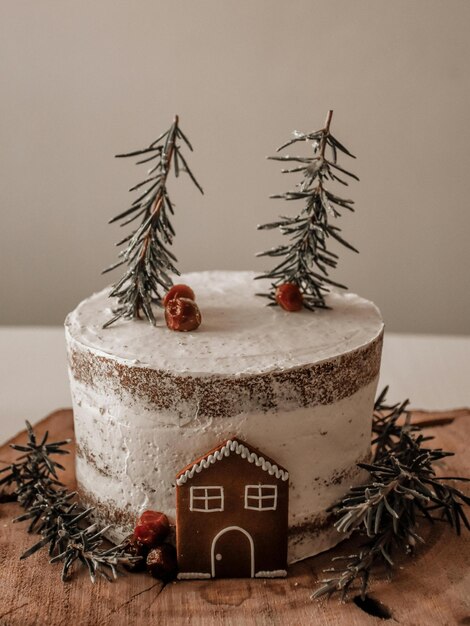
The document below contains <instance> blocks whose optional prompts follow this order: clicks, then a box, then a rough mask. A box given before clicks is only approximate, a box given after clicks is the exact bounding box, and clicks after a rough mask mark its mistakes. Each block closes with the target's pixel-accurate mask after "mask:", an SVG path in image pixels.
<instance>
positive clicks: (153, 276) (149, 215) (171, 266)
mask: <svg viewBox="0 0 470 626" xmlns="http://www.w3.org/2000/svg"><path fill="white" fill-rule="evenodd" d="M181 144H184V145H185V146H186V147H187V148H189V150H191V151H192V149H193V148H192V146H191V143H190V142H189V140H188V138H187V137H186V135H185V134H184V133H183V131H182V130H181V128H180V127H179V119H178V116H176V117H175V119H174V122H173V124H172V125H171V126H170V128H169V129H168V130H167V131H166V132H164V133H163V134H161V135H160V136H159V137H158V138H157V139H156V140H155V141H154V142H153V143H151V144H150V146H149V147H148V148H144V149H143V150H136V151H134V152H129V153H127V154H118V155H116V156H117V157H118V158H122V157H139V160H138V161H137V164H141V163H150V164H151V167H150V169H149V170H148V172H147V177H146V178H145V180H143V181H142V182H140V183H137V185H134V186H133V187H131V189H130V190H129V191H131V192H133V191H137V192H138V197H137V198H136V199H135V200H134V201H133V202H132V204H131V206H130V207H129V208H128V209H126V210H125V211H123V212H122V213H119V215H116V216H115V217H113V219H112V220H110V223H113V222H120V225H121V226H127V225H128V224H130V223H131V222H137V223H138V226H136V227H135V228H134V230H133V231H132V232H131V233H130V234H129V235H127V236H126V237H124V238H123V239H121V241H119V242H118V243H117V244H116V245H117V246H124V245H125V247H124V248H122V250H121V251H120V252H119V261H118V262H117V263H115V264H114V265H111V267H108V268H107V269H106V270H104V272H103V273H106V272H110V271H111V270H114V269H116V268H117V267H120V266H122V265H125V266H127V267H126V271H125V273H124V275H123V276H122V277H121V278H120V279H119V280H118V281H117V282H116V283H114V285H113V286H112V290H111V292H110V294H109V297H110V298H116V299H117V305H116V306H115V307H114V309H113V313H114V316H113V317H112V318H111V319H110V320H108V321H107V322H106V323H105V324H104V326H103V328H107V327H108V326H111V324H114V322H116V321H117V320H119V319H121V318H123V319H126V320H129V319H135V318H140V317H141V314H143V315H144V316H145V317H146V318H147V320H148V321H149V322H150V323H152V324H154V325H155V323H156V320H155V314H154V311H153V308H152V306H153V305H158V306H161V301H162V299H163V296H164V295H165V292H167V291H168V290H169V289H170V288H171V286H172V284H173V281H172V278H171V274H177V275H179V271H178V269H177V267H176V262H177V259H176V257H175V255H174V254H173V253H172V252H171V251H170V249H169V247H170V246H171V245H172V243H173V238H174V236H175V231H174V229H173V226H172V223H171V216H172V215H173V214H174V209H173V203H172V202H171V200H170V196H169V193H168V189H167V183H168V176H169V174H170V171H171V168H173V170H174V174H175V176H176V177H178V176H179V174H180V172H185V173H186V174H187V175H188V176H189V178H190V179H191V181H192V182H193V183H194V184H195V185H196V187H197V188H198V189H199V191H200V192H201V193H203V190H202V187H201V186H200V185H199V183H198V182H197V180H196V178H195V177H194V175H193V173H192V172H191V170H190V169H189V166H188V163H187V161H186V159H185V157H184V156H183V154H182V151H181Z"/></svg>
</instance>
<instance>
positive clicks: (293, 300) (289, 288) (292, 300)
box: [275, 283, 303, 311]
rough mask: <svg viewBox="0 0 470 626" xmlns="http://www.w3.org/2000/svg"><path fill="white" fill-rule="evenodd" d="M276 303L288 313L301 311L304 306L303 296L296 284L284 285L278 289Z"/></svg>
mask: <svg viewBox="0 0 470 626" xmlns="http://www.w3.org/2000/svg"><path fill="white" fill-rule="evenodd" d="M275 298H276V302H277V303H278V305H279V306H280V307H282V308H283V309H285V310H286V311H300V309H301V308H302V306H303V296H302V293H301V291H300V289H299V288H298V286H297V285H296V284H295V283H283V284H282V285H279V287H277V289H276V294H275Z"/></svg>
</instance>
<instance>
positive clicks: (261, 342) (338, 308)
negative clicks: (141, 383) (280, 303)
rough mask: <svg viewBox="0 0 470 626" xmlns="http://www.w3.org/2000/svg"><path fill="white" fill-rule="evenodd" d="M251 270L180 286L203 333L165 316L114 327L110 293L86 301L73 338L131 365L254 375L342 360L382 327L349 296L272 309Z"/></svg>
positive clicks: (204, 276)
mask: <svg viewBox="0 0 470 626" xmlns="http://www.w3.org/2000/svg"><path fill="white" fill-rule="evenodd" d="M254 276H255V274H254V273H253V272H228V271H210V272H193V273H189V274H184V275H182V276H181V277H179V278H178V279H177V282H178V283H185V284H188V285H189V286H190V287H191V288H192V289H193V290H194V292H195V294H196V301H197V303H198V305H199V308H200V310H201V314H202V324H201V326H200V327H199V329H198V330H196V331H193V332H188V333H180V332H173V331H170V330H168V328H167V327H166V324H165V320H164V316H163V314H162V313H161V312H160V314H159V315H158V318H157V326H156V327H154V326H152V325H151V324H149V323H148V322H147V320H132V321H120V322H118V323H116V324H114V325H113V326H111V327H110V328H107V329H105V330H104V329H103V328H102V326H103V324H104V323H105V322H106V321H107V320H108V319H110V317H112V307H113V300H112V299H110V298H108V294H109V291H110V290H109V288H106V289H104V290H103V291H100V292H99V293H95V294H94V295H92V296H91V297H90V298H87V299H86V300H84V301H83V302H81V303H80V304H79V305H78V307H77V308H76V309H75V310H74V311H73V312H72V313H70V314H69V315H68V317H67V319H66V322H65V324H66V328H67V331H68V333H69V335H70V337H71V338H72V339H73V340H75V341H77V342H78V343H79V344H80V345H81V346H83V347H85V348H87V349H90V350H91V351H93V352H96V353H97V354H101V355H103V356H108V357H113V358H115V359H117V360H119V361H121V362H125V363H127V364H128V365H134V366H139V367H149V368H152V369H157V370H163V371H168V372H172V373H179V374H186V375H198V374H199V375H204V374H205V375H220V376H231V375H244V374H246V375H250V374H262V373H267V372H273V371H284V370H286V369H290V368H295V367H301V366H304V365H308V364H313V363H318V362H320V361H324V360H328V359H332V358H336V357H338V356H339V355H342V354H345V353H347V352H350V351H353V350H356V349H357V348H360V347H361V346H364V345H367V344H368V343H369V342H370V341H372V340H373V339H375V338H376V337H377V336H378V335H379V334H380V333H381V332H382V329H383V322H382V318H381V315H380V311H379V309H378V308H377V307H376V306H375V304H373V303H372V302H370V301H368V300H365V299H364V298H361V297H359V296H357V295H356V294H353V293H350V292H337V291H335V292H331V293H330V294H328V295H327V296H326V302H327V304H328V305H329V306H331V309H329V310H317V311H315V312H312V311H308V310H306V309H304V310H302V311H298V312H295V313H288V312H287V311H284V310H282V309H281V308H280V307H269V306H266V300H264V299H263V298H259V297H257V296H256V295H255V294H256V293H257V292H259V291H262V288H261V285H260V282H261V281H255V280H253V278H254Z"/></svg>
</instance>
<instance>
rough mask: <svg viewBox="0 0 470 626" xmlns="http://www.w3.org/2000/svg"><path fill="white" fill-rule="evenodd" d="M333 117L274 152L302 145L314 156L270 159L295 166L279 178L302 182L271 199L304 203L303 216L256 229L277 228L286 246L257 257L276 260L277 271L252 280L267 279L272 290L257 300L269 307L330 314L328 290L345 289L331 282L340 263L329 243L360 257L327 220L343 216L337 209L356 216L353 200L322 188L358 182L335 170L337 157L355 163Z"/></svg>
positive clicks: (286, 156)
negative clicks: (333, 131)
mask: <svg viewBox="0 0 470 626" xmlns="http://www.w3.org/2000/svg"><path fill="white" fill-rule="evenodd" d="M332 116H333V111H329V112H328V115H327V118H326V122H325V126H324V128H322V129H320V130H317V131H315V132H311V133H302V132H298V131H295V132H294V134H293V135H294V136H293V138H292V139H291V140H290V141H288V142H287V143H285V144H283V145H282V146H281V147H280V148H278V152H280V151H281V150H283V149H284V148H287V147H288V146H291V145H292V144H295V143H298V142H300V141H305V142H312V147H313V154H312V155H310V156H306V157H301V156H290V155H283V156H273V157H268V158H269V159H273V160H275V161H282V162H287V163H293V164H294V167H292V168H290V169H283V170H282V173H292V172H294V173H297V172H300V173H302V174H303V178H302V181H301V182H300V183H299V184H298V185H297V186H296V189H295V190H293V191H287V192H286V193H283V194H279V195H272V196H270V197H271V198H282V199H283V200H287V201H291V200H302V201H303V202H304V203H305V206H304V208H303V209H302V211H301V212H300V213H299V214H298V215H296V216H295V217H285V216H282V217H281V218H280V219H279V220H278V221H276V222H272V223H269V224H263V225H260V226H258V229H260V230H269V229H275V228H278V229H279V230H280V231H281V233H282V234H283V235H287V236H288V237H289V242H288V243H287V244H284V245H279V246H277V247H274V248H271V249H270V250H267V251H265V252H261V253H259V254H258V255H257V256H268V257H272V258H274V259H276V260H278V263H277V265H276V266H275V267H274V268H273V269H271V270H269V271H266V272H265V273H263V274H262V275H260V276H256V279H270V280H271V289H270V290H269V292H268V293H260V294H258V295H259V296H263V297H266V298H268V299H269V300H270V302H269V304H270V305H271V306H272V305H276V304H279V305H281V306H282V307H283V308H285V309H287V310H290V311H295V310H299V309H300V308H301V307H302V304H303V306H305V307H306V308H307V309H310V310H314V309H319V308H323V309H325V308H329V307H328V305H327V304H326V302H325V294H326V293H327V292H328V291H330V287H331V286H334V287H339V288H341V289H346V287H345V286H344V285H340V284H339V283H337V282H335V281H333V280H332V279H331V278H329V270H330V269H334V268H336V266H337V263H338V255H337V254H335V253H334V252H333V251H331V250H329V249H328V240H329V239H330V238H332V239H334V240H335V241H337V242H339V243H340V244H342V245H343V246H345V247H346V248H349V249H350V250H353V251H354V252H358V250H356V248H354V246H352V245H351V244H349V243H348V242H347V241H345V240H344V239H343V237H342V236H341V234H340V233H341V229H340V228H339V227H338V226H336V225H334V224H332V223H331V218H338V217H340V216H341V213H340V211H341V209H347V210H348V211H354V208H353V204H354V202H353V200H346V199H344V198H341V197H339V196H337V195H336V194H334V193H332V192H331V191H329V190H327V189H326V186H325V185H326V183H327V182H328V181H330V182H338V183H341V184H342V185H348V182H347V180H345V179H344V178H342V177H341V175H344V177H346V178H354V179H355V180H359V179H358V177H357V176H356V175H355V174H353V173H351V172H349V171H348V170H346V169H344V168H343V167H341V166H340V165H339V164H338V154H339V153H342V154H343V155H346V156H349V157H352V158H355V156H354V155H353V154H351V152H350V151H349V150H348V149H347V148H345V146H344V145H343V144H342V143H340V142H339V141H338V140H337V139H336V138H335V137H334V136H333V135H332V134H331V131H330V125H331V118H332Z"/></svg>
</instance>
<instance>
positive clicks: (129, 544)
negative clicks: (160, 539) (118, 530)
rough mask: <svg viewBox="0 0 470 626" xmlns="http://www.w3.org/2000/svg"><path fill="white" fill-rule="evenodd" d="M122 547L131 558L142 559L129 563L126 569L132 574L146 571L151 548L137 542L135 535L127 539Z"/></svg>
mask: <svg viewBox="0 0 470 626" xmlns="http://www.w3.org/2000/svg"><path fill="white" fill-rule="evenodd" d="M122 546H123V547H124V551H125V552H126V554H128V555H129V556H139V557H141V558H140V559H139V560H138V561H134V562H132V563H127V564H126V565H125V566H124V567H125V568H126V569H127V570H129V571H130V572H142V571H144V570H145V562H146V559H147V555H148V553H149V550H150V548H149V547H148V546H146V545H144V544H143V543H140V541H137V540H136V539H135V538H134V536H133V535H129V536H128V537H126V539H125V540H124V541H123V542H122Z"/></svg>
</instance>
